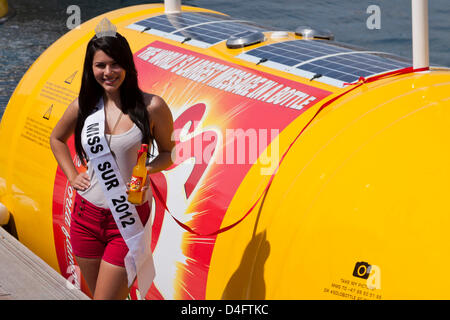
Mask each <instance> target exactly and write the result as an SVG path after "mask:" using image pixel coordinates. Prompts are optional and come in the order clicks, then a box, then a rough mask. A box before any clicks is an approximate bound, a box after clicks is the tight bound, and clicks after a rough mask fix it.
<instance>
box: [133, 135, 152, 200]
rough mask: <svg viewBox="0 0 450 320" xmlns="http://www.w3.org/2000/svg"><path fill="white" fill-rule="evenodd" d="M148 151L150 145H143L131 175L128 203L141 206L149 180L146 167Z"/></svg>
mask: <svg viewBox="0 0 450 320" xmlns="http://www.w3.org/2000/svg"><path fill="white" fill-rule="evenodd" d="M147 150H148V145H147V144H142V145H141V149H140V150H139V152H138V157H137V164H136V165H135V166H134V168H133V173H132V174H131V181H130V190H129V192H128V201H129V202H130V203H134V204H140V203H141V202H142V197H143V196H144V192H143V191H142V187H143V186H144V185H145V181H146V179H147V167H146V166H145V163H146V161H147Z"/></svg>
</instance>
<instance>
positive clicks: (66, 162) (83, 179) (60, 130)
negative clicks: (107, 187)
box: [50, 99, 90, 190]
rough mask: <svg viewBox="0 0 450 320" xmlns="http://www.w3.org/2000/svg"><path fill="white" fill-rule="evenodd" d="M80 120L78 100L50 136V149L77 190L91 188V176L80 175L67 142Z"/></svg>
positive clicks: (70, 106)
mask: <svg viewBox="0 0 450 320" xmlns="http://www.w3.org/2000/svg"><path fill="white" fill-rule="evenodd" d="M77 118H78V99H76V100H74V101H73V102H72V103H71V104H70V105H69V106H68V107H67V109H66V111H65V112H64V114H63V116H62V117H61V119H60V120H59V121H58V123H57V124H56V126H55V128H54V129H53V131H52V134H51V135H50V147H51V148H52V151H53V155H54V156H55V158H56V161H57V162H58V164H59V166H60V168H61V169H62V171H63V172H64V174H65V175H66V177H67V180H69V183H70V184H71V185H72V187H74V188H75V189H76V190H85V189H86V188H88V187H89V185H90V181H89V176H88V175H87V173H86V172H83V173H78V171H77V169H76V168H75V165H74V164H73V160H72V156H71V154H70V150H69V147H68V146H67V140H68V139H69V137H70V136H71V135H72V134H73V133H74V131H75V125H76V123H77Z"/></svg>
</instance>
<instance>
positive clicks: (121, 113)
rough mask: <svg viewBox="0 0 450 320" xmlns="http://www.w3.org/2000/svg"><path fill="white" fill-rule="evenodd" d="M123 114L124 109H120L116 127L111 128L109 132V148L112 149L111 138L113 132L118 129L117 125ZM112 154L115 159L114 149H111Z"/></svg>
mask: <svg viewBox="0 0 450 320" xmlns="http://www.w3.org/2000/svg"><path fill="white" fill-rule="evenodd" d="M122 115H123V112H122V110H120V114H119V116H118V117H117V120H116V123H115V124H114V127H113V129H112V130H111V133H110V134H109V139H107V142H108V147H109V150H111V139H112V136H113V133H114V131H116V128H117V125H118V124H119V122H120V119H122ZM111 154H112V156H113V157H114V159H115V158H116V155H115V154H114V152H113V151H112V150H111Z"/></svg>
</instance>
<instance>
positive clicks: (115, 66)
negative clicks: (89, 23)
mask: <svg viewBox="0 0 450 320" xmlns="http://www.w3.org/2000/svg"><path fill="white" fill-rule="evenodd" d="M101 101H102V103H103V106H104V115H105V119H104V124H105V132H104V134H105V138H106V141H107V142H108V145H109V148H110V150H111V154H112V156H113V157H114V159H115V160H116V163H117V166H118V168H119V171H120V174H121V176H122V178H123V180H124V182H128V181H130V178H131V173H132V168H133V166H134V165H135V164H136V157H137V152H138V150H139V148H140V146H141V143H145V144H148V145H149V146H152V145H153V141H155V142H156V145H157V147H158V155H157V156H156V157H155V158H154V159H153V161H151V162H150V164H149V165H148V166H147V169H148V173H149V174H150V173H155V172H159V171H161V170H164V169H166V168H167V167H169V166H170V165H171V164H172V160H171V151H172V149H173V147H174V141H172V140H171V135H172V132H173V119H172V114H171V112H170V110H169V108H168V106H167V104H166V103H165V102H164V100H163V99H162V98H160V97H158V96H156V95H153V94H147V93H143V92H142V91H141V90H140V89H139V87H138V82H137V72H136V69H135V65H134V61H133V55H132V52H131V49H130V47H129V44H128V42H127V40H126V39H125V38H124V37H123V36H122V35H120V34H119V33H116V34H115V35H109V36H104V35H102V36H99V35H98V34H97V35H96V36H94V37H93V38H92V39H91V40H90V41H89V43H88V45H87V50H86V56H85V61H84V69H83V78H82V82H81V88H80V93H79V96H78V98H77V99H76V100H75V101H73V102H72V103H71V104H70V105H69V106H68V108H67V110H66V111H65V113H64V114H63V116H62V117H61V119H60V120H59V122H58V123H57V124H56V126H55V128H54V130H53V132H52V134H51V137H50V145H51V148H52V151H53V154H54V156H55V158H56V160H57V162H58V164H59V166H60V167H61V169H62V170H63V172H64V174H65V175H66V177H67V179H68V181H69V182H70V184H71V185H72V187H73V188H74V189H75V190H77V195H76V199H75V206H74V211H73V212H72V223H71V242H72V247H73V250H74V254H75V257H76V261H77V263H78V265H79V267H80V270H81V273H82V275H83V277H84V279H85V280H86V282H87V285H88V287H89V290H90V291H91V294H92V297H93V298H94V299H125V298H126V297H127V295H128V293H129V289H128V286H127V273H126V269H125V265H124V257H125V256H126V254H127V252H128V247H127V245H126V244H125V242H124V240H123V238H122V236H121V234H120V232H119V229H118V226H117V225H116V223H115V221H114V219H113V217H112V214H111V211H110V210H109V208H108V204H107V199H106V197H105V194H104V193H103V192H102V189H101V187H100V186H99V182H98V179H97V175H96V174H95V170H96V169H95V168H94V167H93V166H92V164H91V162H90V161H89V159H88V157H87V155H86V150H85V149H84V148H83V142H82V130H83V127H84V126H85V121H86V118H87V117H88V116H89V115H90V114H91V113H92V112H93V110H94V108H95V107H96V106H97V105H98V104H99V103H100V102H101ZM72 134H74V135H75V136H74V138H75V148H76V153H77V155H78V157H79V159H80V160H81V161H82V163H83V164H85V165H87V172H84V173H78V171H77V170H76V168H75V166H74V164H73V161H72V157H71V155H70V151H69V148H68V146H67V144H66V142H67V140H68V138H69V137H70V136H71V135H72ZM148 180H149V179H147V181H148ZM145 190H148V184H147V185H146V186H145ZM136 210H137V212H138V214H139V217H140V219H141V221H142V223H143V224H145V223H146V221H147V219H148V217H149V214H150V208H149V203H148V199H146V197H144V200H143V203H142V204H139V205H136Z"/></svg>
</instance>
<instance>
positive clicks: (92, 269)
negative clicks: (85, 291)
mask: <svg viewBox="0 0 450 320" xmlns="http://www.w3.org/2000/svg"><path fill="white" fill-rule="evenodd" d="M75 259H76V261H77V264H78V266H79V267H80V271H81V274H82V275H83V278H84V280H86V283H87V285H88V287H89V291H90V292H91V297H94V293H95V285H96V283H97V276H98V271H99V269H100V262H101V259H100V258H94V259H91V258H81V257H77V256H75Z"/></svg>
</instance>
